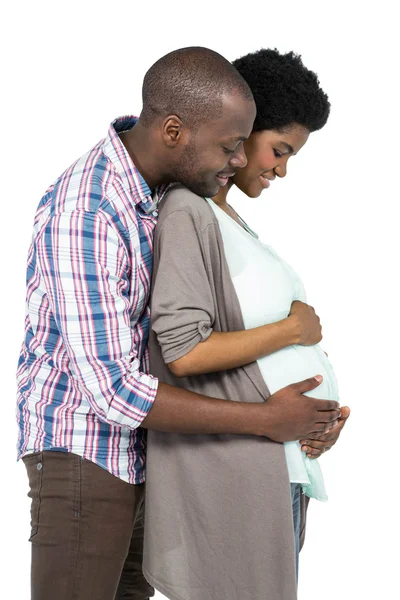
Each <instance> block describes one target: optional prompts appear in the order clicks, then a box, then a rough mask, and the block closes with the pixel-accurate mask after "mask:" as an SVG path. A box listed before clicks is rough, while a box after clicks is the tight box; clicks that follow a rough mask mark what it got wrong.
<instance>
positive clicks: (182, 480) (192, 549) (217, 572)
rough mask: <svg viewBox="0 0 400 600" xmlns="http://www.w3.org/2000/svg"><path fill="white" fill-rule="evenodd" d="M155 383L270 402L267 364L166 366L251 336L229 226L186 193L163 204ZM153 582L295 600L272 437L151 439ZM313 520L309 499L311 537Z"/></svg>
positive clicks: (183, 592)
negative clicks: (178, 370)
mask: <svg viewBox="0 0 400 600" xmlns="http://www.w3.org/2000/svg"><path fill="white" fill-rule="evenodd" d="M151 311H152V312H151V314H152V325H151V331H150V339H149V344H150V362H151V373H152V374H154V375H155V376H157V377H159V379H160V380H161V381H163V382H165V383H169V384H172V385H175V386H178V387H183V388H186V389H188V390H191V391H194V392H198V393H201V394H205V395H207V396H212V397H216V398H224V399H227V400H231V401H241V402H265V400H266V399H267V398H268V396H269V392H268V389H267V387H266V385H265V382H264V379H263V377H262V376H261V373H260V371H259V368H258V366H257V364H256V363H252V364H249V365H247V366H245V367H241V368H237V369H231V370H229V371H223V372H219V373H212V374H208V375H201V376H193V377H184V378H177V377H175V376H174V375H173V374H172V373H171V372H170V370H169V369H168V366H167V365H166V363H169V362H171V361H173V360H176V359H178V358H180V357H181V356H183V355H185V354H186V353H187V352H189V351H190V350H191V349H192V348H194V347H195V346H196V344H198V343H201V342H202V341H203V340H205V339H206V338H207V337H208V336H209V335H210V334H211V332H212V331H213V330H215V331H233V330H242V329H244V323H243V319H242V315H241V311H240V306H239V302H238V299H237V296H236V293H235V290H234V287H233V283H232V280H231V278H230V275H229V270H228V265H227V262H226V259H225V255H224V248H223V242H222V238H221V233H220V230H219V226H218V222H217V220H216V218H215V215H214V213H213V211H212V210H211V208H210V206H209V205H208V204H207V202H206V201H205V200H204V199H203V198H200V197H199V196H196V195H194V194H193V193H192V192H190V191H189V190H187V189H186V188H184V187H182V186H176V187H174V188H173V189H172V190H171V191H170V192H168V193H167V195H166V196H165V197H164V199H163V200H162V202H161V204H160V215H159V222H158V225H157V227H156V231H155V238H154V271H153V286H152V299H151ZM146 480H147V482H146V509H145V514H146V521H145V546H144V565H143V566H144V569H143V570H144V574H145V576H146V578H147V579H148V581H149V582H150V583H151V584H152V585H154V587H155V588H156V589H158V590H159V591H160V592H161V593H162V594H164V595H165V596H167V597H168V598H171V599H173V600H295V598H296V577H295V550H294V534H293V518H292V507H291V496H290V484H289V478H288V471H287V466H286V460H285V455H284V450H283V445H282V444H279V443H276V442H273V441H271V440H269V439H267V438H260V437H257V436H254V437H253V436H243V435H242V436H240V435H237V436H234V435H183V434H171V433H162V432H158V431H149V432H148V447H147V477H146ZM305 513H306V501H305V497H304V496H303V497H302V537H303V538H304V530H305V527H304V524H305Z"/></svg>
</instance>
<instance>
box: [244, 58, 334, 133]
mask: <svg viewBox="0 0 400 600" xmlns="http://www.w3.org/2000/svg"><path fill="white" fill-rule="evenodd" d="M232 64H233V65H234V66H235V67H236V69H237V70H238V71H239V73H240V74H241V76H242V77H243V79H245V81H247V83H248V84H249V86H250V88H251V91H252V92H253V95H254V99H255V101H256V106H257V116H256V120H255V122H254V127H253V131H262V130H264V129H284V128H285V127H287V126H288V125H292V124H293V123H297V124H299V125H302V126H303V127H306V128H307V129H308V130H309V131H310V132H312V131H317V130H318V129H321V128H322V127H323V126H324V125H325V123H326V121H327V120H328V116H329V111H330V103H329V100H328V96H327V95H326V94H325V92H324V91H323V90H322V89H321V87H320V84H319V80H318V77H317V75H316V74H315V73H313V71H310V70H309V69H307V68H306V67H305V66H304V65H303V62H302V60H301V56H300V55H299V54H295V53H294V52H288V53H287V54H280V53H279V52H278V50H276V49H275V50H272V49H261V50H258V51H257V52H252V53H250V54H246V56H242V57H241V58H238V59H237V60H234V61H233V63H232Z"/></svg>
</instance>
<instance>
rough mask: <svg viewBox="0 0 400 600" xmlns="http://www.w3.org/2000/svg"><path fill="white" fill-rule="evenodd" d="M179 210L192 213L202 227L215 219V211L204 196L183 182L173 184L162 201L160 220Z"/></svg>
mask: <svg viewBox="0 0 400 600" xmlns="http://www.w3.org/2000/svg"><path fill="white" fill-rule="evenodd" d="M178 211H183V212H186V213H188V214H189V215H191V216H192V217H193V218H194V219H195V221H196V222H197V223H198V224H199V226H200V228H203V227H204V226H205V225H207V224H208V223H211V222H213V221H214V213H213V212H212V210H211V208H210V206H209V204H208V202H207V200H206V199H205V198H204V197H203V196H198V195H197V194H195V193H194V192H192V191H191V190H189V189H188V188H186V187H185V186H183V185H181V184H173V185H172V186H171V187H170V188H169V189H168V190H167V192H166V194H165V196H164V197H163V199H162V200H161V202H160V206H159V215H160V216H159V221H163V220H164V219H166V218H167V217H168V216H169V215H171V214H172V213H175V212H178Z"/></svg>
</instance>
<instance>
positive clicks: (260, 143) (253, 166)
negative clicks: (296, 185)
mask: <svg viewBox="0 0 400 600" xmlns="http://www.w3.org/2000/svg"><path fill="white" fill-rule="evenodd" d="M309 135H310V132H309V131H308V129H306V128H305V127H303V126H302V125H297V124H296V123H295V124H293V125H291V126H289V127H285V129H284V130H280V131H278V130H277V129H264V131H256V132H254V133H252V134H251V136H250V137H249V139H248V140H247V141H246V142H245V143H244V150H245V153H246V156H247V166H246V167H244V168H243V169H238V170H237V172H236V174H235V176H234V177H233V178H232V181H233V183H234V184H235V185H237V187H238V188H239V189H240V190H242V192H243V193H244V194H246V195H247V196H249V197H250V198H257V197H258V196H259V195H260V194H261V192H262V191H263V190H264V189H265V188H267V187H269V185H270V181H272V180H273V179H275V177H285V175H286V169H287V162H288V160H289V158H290V157H291V156H294V155H295V154H297V152H298V151H299V150H300V149H301V148H302V147H303V146H304V144H305V143H306V141H307V139H308V136H309Z"/></svg>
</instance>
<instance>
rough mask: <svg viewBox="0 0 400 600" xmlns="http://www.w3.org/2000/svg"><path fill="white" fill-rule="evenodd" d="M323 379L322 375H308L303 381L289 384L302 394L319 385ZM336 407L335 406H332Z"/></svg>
mask: <svg viewBox="0 0 400 600" xmlns="http://www.w3.org/2000/svg"><path fill="white" fill-rule="evenodd" d="M322 380H323V377H322V375H316V376H315V377H310V378H309V379H304V380H303V381H298V382H297V383H292V384H291V386H289V387H292V388H294V389H295V390H296V391H298V392H299V393H300V394H304V393H305V392H310V391H311V390H314V389H315V388H316V387H318V386H319V385H321V383H322ZM333 408H336V407H333Z"/></svg>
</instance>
